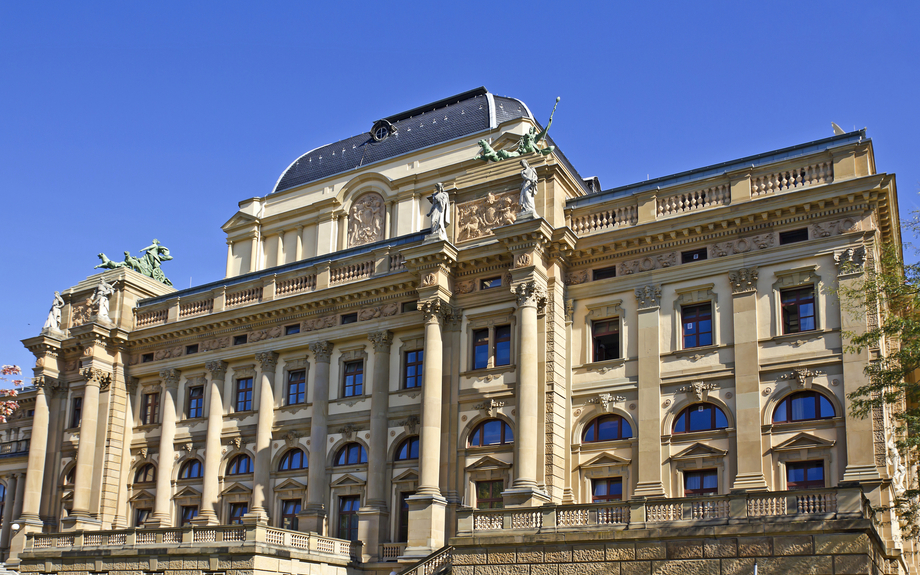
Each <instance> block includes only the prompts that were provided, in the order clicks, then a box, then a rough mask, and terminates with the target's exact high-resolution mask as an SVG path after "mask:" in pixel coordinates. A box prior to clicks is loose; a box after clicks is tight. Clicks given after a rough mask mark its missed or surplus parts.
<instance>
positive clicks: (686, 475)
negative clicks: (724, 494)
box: [681, 467, 719, 497]
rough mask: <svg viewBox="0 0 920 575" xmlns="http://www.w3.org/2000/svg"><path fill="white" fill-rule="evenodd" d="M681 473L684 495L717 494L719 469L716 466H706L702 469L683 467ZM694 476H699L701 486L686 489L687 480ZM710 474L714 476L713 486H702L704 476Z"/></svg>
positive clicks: (709, 475)
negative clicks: (714, 483)
mask: <svg viewBox="0 0 920 575" xmlns="http://www.w3.org/2000/svg"><path fill="white" fill-rule="evenodd" d="M681 474H682V475H683V477H682V478H681V479H682V481H681V483H682V485H683V488H684V497H699V496H704V495H718V494H719V469H718V468H715V467H707V468H704V469H684V470H683V471H682V472H681ZM695 476H699V477H700V486H701V487H700V488H699V489H693V490H689V489H687V480H688V479H690V477H695ZM711 476H715V478H716V486H715V488H705V487H702V486H703V485H705V478H706V477H711Z"/></svg>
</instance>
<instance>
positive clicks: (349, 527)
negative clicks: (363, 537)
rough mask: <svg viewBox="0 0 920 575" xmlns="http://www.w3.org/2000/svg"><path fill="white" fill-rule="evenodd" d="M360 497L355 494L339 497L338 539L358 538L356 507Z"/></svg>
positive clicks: (353, 539) (359, 502)
mask: <svg viewBox="0 0 920 575" xmlns="http://www.w3.org/2000/svg"><path fill="white" fill-rule="evenodd" d="M360 506H361V498H360V497H358V496H357V495H348V496H346V497H339V539H347V540H349V541H357V540H358V507H360Z"/></svg>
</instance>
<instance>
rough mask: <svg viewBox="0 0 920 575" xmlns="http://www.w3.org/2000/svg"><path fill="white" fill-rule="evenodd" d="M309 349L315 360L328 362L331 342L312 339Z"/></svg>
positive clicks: (330, 355) (330, 354)
mask: <svg viewBox="0 0 920 575" xmlns="http://www.w3.org/2000/svg"><path fill="white" fill-rule="evenodd" d="M310 351H312V352H313V356H314V357H315V358H316V361H317V362H319V363H329V358H330V357H332V342H331V341H314V342H313V343H311V344H310Z"/></svg>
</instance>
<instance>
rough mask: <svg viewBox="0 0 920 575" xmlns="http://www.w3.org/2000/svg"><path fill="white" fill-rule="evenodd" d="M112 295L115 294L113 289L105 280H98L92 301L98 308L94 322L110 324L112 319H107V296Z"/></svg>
mask: <svg viewBox="0 0 920 575" xmlns="http://www.w3.org/2000/svg"><path fill="white" fill-rule="evenodd" d="M113 293H115V288H114V287H112V284H110V283H108V282H106V281H105V278H99V285H98V286H96V291H95V292H93V299H92V304H93V305H94V306H98V311H97V312H96V321H99V322H103V323H112V319H111V318H110V317H109V296H110V295H112V294H113Z"/></svg>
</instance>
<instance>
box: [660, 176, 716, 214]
mask: <svg viewBox="0 0 920 575" xmlns="http://www.w3.org/2000/svg"><path fill="white" fill-rule="evenodd" d="M730 200H731V192H730V190H729V187H728V184H718V185H715V186H710V187H708V188H702V189H699V190H691V191H687V192H680V193H678V194H674V195H671V196H664V197H660V198H658V217H659V218H661V217H665V216H672V215H674V214H685V213H687V212H693V211H696V210H702V209H705V208H711V207H714V206H724V205H727V204H728V203H729V201H730Z"/></svg>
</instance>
